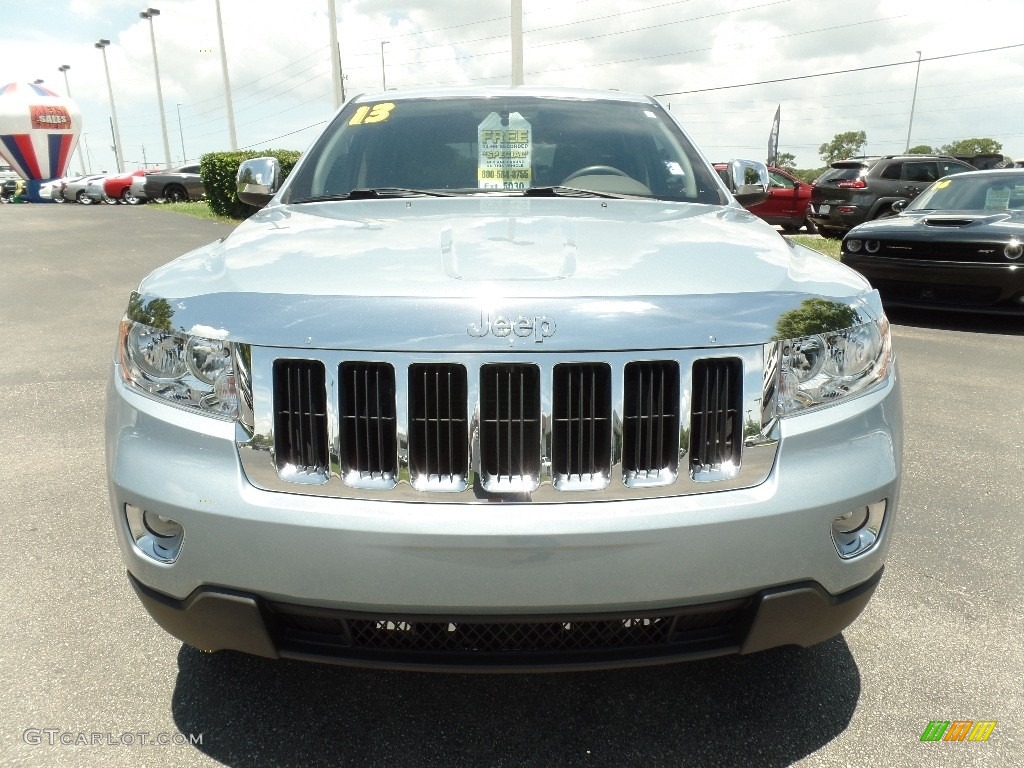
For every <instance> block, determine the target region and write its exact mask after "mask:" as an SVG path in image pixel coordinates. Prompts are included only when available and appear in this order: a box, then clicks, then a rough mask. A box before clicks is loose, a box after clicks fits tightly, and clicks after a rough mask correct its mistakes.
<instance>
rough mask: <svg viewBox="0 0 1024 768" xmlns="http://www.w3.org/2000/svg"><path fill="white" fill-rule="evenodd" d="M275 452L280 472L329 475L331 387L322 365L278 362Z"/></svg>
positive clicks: (275, 366)
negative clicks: (328, 441) (329, 394)
mask: <svg viewBox="0 0 1024 768" xmlns="http://www.w3.org/2000/svg"><path fill="white" fill-rule="evenodd" d="M274 452H275V456H276V460H277V468H278V470H283V469H286V468H288V469H290V470H293V471H294V470H298V471H300V472H308V473H314V474H325V473H326V472H327V467H328V456H329V454H328V449H327V387H326V384H325V373H324V367H323V365H322V364H320V363H318V362H315V361H313V360H276V361H274Z"/></svg>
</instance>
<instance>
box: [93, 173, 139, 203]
mask: <svg viewBox="0 0 1024 768" xmlns="http://www.w3.org/2000/svg"><path fill="white" fill-rule="evenodd" d="M145 175H146V172H145V171H144V170H141V169H139V170H137V171H132V172H131V173H122V174H120V175H119V176H108V177H107V178H106V179H104V181H103V193H104V194H105V195H106V196H107V197H110V198H113V199H114V200H120V201H121V202H122V203H127V204H128V205H138V204H139V203H143V202H145V198H142V197H137V196H136V195H134V194H132V178H133V177H135V176H145Z"/></svg>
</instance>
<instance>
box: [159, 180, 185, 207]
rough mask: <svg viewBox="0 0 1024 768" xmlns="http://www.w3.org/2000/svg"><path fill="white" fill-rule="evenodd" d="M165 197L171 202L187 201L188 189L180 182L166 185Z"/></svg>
mask: <svg viewBox="0 0 1024 768" xmlns="http://www.w3.org/2000/svg"><path fill="white" fill-rule="evenodd" d="M164 197H165V198H166V199H167V202H169V203H187V202H188V191H187V190H186V189H185V188H184V187H183V186H181V185H180V184H169V185H167V186H166V187H164Z"/></svg>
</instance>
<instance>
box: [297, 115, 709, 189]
mask: <svg viewBox="0 0 1024 768" xmlns="http://www.w3.org/2000/svg"><path fill="white" fill-rule="evenodd" d="M552 187H554V188H560V187H570V188H573V189H577V190H579V189H582V190H588V191H592V192H594V193H598V194H605V195H610V196H619V195H621V196H641V197H653V198H659V199H664V200H678V201H688V202H698V203H708V204H714V205H723V204H725V203H726V202H727V199H728V198H727V197H726V196H725V194H724V193H723V192H722V191H721V189H720V188H719V186H718V184H717V183H716V181H715V179H714V177H713V175H712V172H711V171H710V170H709V169H708V167H707V166H706V164H705V163H704V161H703V160H702V159H701V158H700V156H699V155H698V154H697V152H696V151H695V150H694V149H693V147H692V146H691V145H690V143H689V141H688V140H687V139H686V137H685V136H684V135H683V134H682V132H680V131H679V130H678V128H677V127H676V126H675V124H674V123H673V122H672V121H671V119H670V118H669V117H668V116H667V115H666V114H665V112H664V111H663V109H662V108H661V107H660V106H659V105H657V104H654V103H629V102H616V101H600V100H583V99H566V98H543V97H525V96H523V97H520V96H499V97H490V98H430V99H428V98H422V99H415V98H396V99H395V100H394V101H380V102H369V101H368V102H364V103H356V104H353V103H350V104H349V105H348V106H347V107H346V108H345V109H344V110H343V111H342V113H341V114H339V116H338V117H337V118H335V120H334V122H333V123H332V124H331V126H330V127H329V128H328V129H327V130H326V131H325V133H324V134H323V135H322V136H321V137H320V139H319V140H318V141H317V142H316V144H314V146H313V147H312V149H310V151H309V153H308V155H307V158H306V159H305V161H304V162H303V163H302V165H301V167H300V168H299V169H297V171H296V173H295V174H293V177H292V178H291V179H289V186H288V189H287V190H286V191H285V193H284V196H283V200H284V202H303V201H308V200H315V199H322V198H325V197H328V198H329V197H339V196H341V197H344V196H347V195H349V194H350V193H352V192H353V190H392V191H398V192H402V193H413V192H415V191H427V192H431V191H432V192H438V191H444V192H447V193H456V194H481V193H487V192H500V193H503V194H524V193H529V190H531V189H534V190H536V189H538V188H552Z"/></svg>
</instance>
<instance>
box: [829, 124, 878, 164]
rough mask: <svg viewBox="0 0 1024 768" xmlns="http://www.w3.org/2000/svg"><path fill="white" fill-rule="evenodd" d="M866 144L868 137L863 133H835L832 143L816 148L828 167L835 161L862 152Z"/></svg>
mask: <svg viewBox="0 0 1024 768" xmlns="http://www.w3.org/2000/svg"><path fill="white" fill-rule="evenodd" d="M867 143H868V135H867V134H866V133H865V132H864V131H847V132H846V133H837V134H836V135H835V136H833V137H832V141H830V142H828V143H827V144H822V145H821V146H820V147H818V154H819V155H821V159H822V160H824V161H825V164H826V165H828V164H830V163H834V162H835V161H836V160H843V159H844V158H847V157H854V156H855V155H859V154H860V153H861V152H863V151H864V145H865V144H867Z"/></svg>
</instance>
